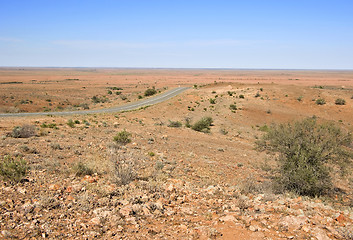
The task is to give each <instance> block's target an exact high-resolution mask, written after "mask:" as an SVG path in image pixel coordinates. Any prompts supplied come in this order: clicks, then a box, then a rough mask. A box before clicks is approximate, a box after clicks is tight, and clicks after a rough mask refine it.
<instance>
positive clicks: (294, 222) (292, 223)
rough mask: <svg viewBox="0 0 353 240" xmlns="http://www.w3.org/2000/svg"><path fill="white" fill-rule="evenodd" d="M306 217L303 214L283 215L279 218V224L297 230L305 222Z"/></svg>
mask: <svg viewBox="0 0 353 240" xmlns="http://www.w3.org/2000/svg"><path fill="white" fill-rule="evenodd" d="M307 221H308V218H307V217H305V216H285V217H283V218H282V219H281V221H280V223H279V225H280V226H282V227H286V228H289V229H293V230H298V229H299V228H301V227H302V226H303V225H304V224H305V223H306V222H307Z"/></svg>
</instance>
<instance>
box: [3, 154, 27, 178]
mask: <svg viewBox="0 0 353 240" xmlns="http://www.w3.org/2000/svg"><path fill="white" fill-rule="evenodd" d="M27 171H28V166H27V162H26V161H25V160H23V159H21V158H13V157H11V156H10V155H6V156H4V158H3V159H1V162H0V175H1V176H2V178H3V179H4V180H5V181H9V182H11V183H16V182H19V181H20V180H21V179H22V178H23V177H24V176H25V175H26V173H27Z"/></svg>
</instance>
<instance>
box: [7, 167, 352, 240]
mask: <svg viewBox="0 0 353 240" xmlns="http://www.w3.org/2000/svg"><path fill="white" fill-rule="evenodd" d="M32 174H33V175H34V180H33V181H31V182H25V183H20V184H18V185H14V186H6V185H4V184H3V186H2V187H1V192H0V194H1V195H0V197H1V198H0V199H1V201H0V209H1V214H0V227H1V236H2V238H28V239H31V238H33V239H37V238H74V239H75V238H76V239H82V238H88V239H93V238H105V239H106V238H112V239H131V238H133V239H176V238H179V239H180V238H182V239H215V238H225V239H227V238H228V239H229V238H232V239H242V238H243V237H249V238H251V239H266V238H267V239H319V240H321V239H350V237H352V230H353V224H352V221H353V214H352V211H351V209H350V208H341V209H338V208H337V209H335V208H333V207H331V206H330V205H329V204H326V203H323V202H321V200H315V201H314V200H313V199H309V198H308V199H303V198H301V197H296V198H291V197H288V196H283V195H273V194H252V193H249V194H242V193H241V191H240V189H238V187H237V186H221V185H215V186H213V185H211V186H204V187H200V186H197V185H193V184H191V183H190V182H187V181H184V180H179V179H173V178H168V179H165V181H164V182H160V183H158V185H157V186H156V185H154V186H152V183H151V182H149V181H148V180H136V181H133V182H131V183H130V184H128V185H125V186H117V185H114V184H112V183H110V182H108V181H107V180H105V179H104V178H99V177H97V176H96V177H94V176H84V177H75V176H69V177H68V178H66V179H61V180H57V181H56V182H55V183H50V182H48V183H45V184H38V181H39V179H40V178H44V177H49V176H45V175H47V174H48V173H45V172H35V173H34V172H32ZM92 179H95V180H92Z"/></svg>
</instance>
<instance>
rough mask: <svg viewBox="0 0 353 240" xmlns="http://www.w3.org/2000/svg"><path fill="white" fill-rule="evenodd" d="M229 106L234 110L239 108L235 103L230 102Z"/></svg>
mask: <svg viewBox="0 0 353 240" xmlns="http://www.w3.org/2000/svg"><path fill="white" fill-rule="evenodd" d="M229 108H230V110H232V111H235V110H237V109H238V108H237V105H236V104H235V103H234V104H230V105H229Z"/></svg>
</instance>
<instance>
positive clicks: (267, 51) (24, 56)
mask: <svg viewBox="0 0 353 240" xmlns="http://www.w3.org/2000/svg"><path fill="white" fill-rule="evenodd" d="M0 66H40V67H45V66H54V67H162V68H168V67H171V68H276V69H281V68H284V69H353V1H352V0H330V1H327V0H241V1H240V0H233V1H231V0H229V1H226V0H213V1H208V0H202V1H201V0H200V1H198V0H161V1H156V0H144V1H142V0H140V1H137V0H95V1H93V0H0Z"/></svg>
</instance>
